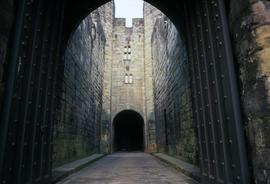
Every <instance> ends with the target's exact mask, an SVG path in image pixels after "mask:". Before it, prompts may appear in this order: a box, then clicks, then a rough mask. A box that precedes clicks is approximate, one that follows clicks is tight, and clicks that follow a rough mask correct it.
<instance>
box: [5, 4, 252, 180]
mask: <svg viewBox="0 0 270 184" xmlns="http://www.w3.org/2000/svg"><path fill="white" fill-rule="evenodd" d="M147 1H148V2H149V3H150V4H152V5H154V6H156V7H157V8H159V9H160V10H161V11H163V12H164V13H165V14H166V15H167V16H168V17H169V18H170V19H171V20H172V21H173V22H174V24H175V25H176V27H177V28H178V29H182V30H183V33H184V34H185V40H186V42H187V43H188V47H189V48H188V50H189V60H190V62H191V71H192V80H193V81H192V88H193V102H194V104H193V107H194V112H193V113H194V115H195V123H196V125H197V130H198V137H199V147H200V165H201V171H202V183H205V184H206V183H239V184H248V183H250V182H249V178H250V177H249V166H248V164H249V163H248V161H247V152H246V148H245V145H246V143H245V140H244V136H243V127H242V117H241V111H240V105H239V96H238V95H239V91H238V88H237V82H236V81H237V80H236V76H235V71H234V63H233V61H234V58H233V53H232V50H231V42H230V34H229V29H228V23H227V14H226V11H225V8H226V5H225V3H224V2H234V3H235V5H237V4H239V3H238V0H237V1H236V0H232V1H227V0H226V1H225V0H211V1H210V0H209V1H208V0H182V1H181V0H177V1H175V0H166V1H163V0H147ZM10 2H12V3H10ZM106 2H108V0H91V1H89V0H77V1H73V0H59V1H55V0H48V1H43V0H17V1H15V0H14V1H12V0H11V1H7V4H8V5H7V7H9V5H10V4H14V9H16V11H15V10H12V9H9V10H8V11H7V12H6V14H10V16H7V17H14V22H12V18H10V20H9V21H10V22H12V25H13V27H12V31H10V40H9V47H8V53H7V54H8V64H9V68H8V71H5V73H7V75H6V82H5V83H6V86H5V91H4V102H3V105H2V104H1V108H2V113H1V121H0V182H1V183H3V184H4V183H50V181H51V175H52V165H51V160H52V159H51V155H52V150H51V148H52V147H51V144H52V139H51V138H52V126H53V123H54V120H55V117H54V116H55V107H56V105H57V89H58V88H59V86H61V84H62V82H63V81H61V79H62V75H63V72H62V71H63V65H64V63H63V61H62V60H61V54H62V52H63V50H64V48H65V47H66V44H67V40H68V38H69V36H70V34H71V32H72V31H73V30H74V28H75V27H76V25H77V24H78V23H79V22H80V21H81V20H82V19H83V18H84V17H85V16H86V15H88V14H89V13H90V12H91V11H93V10H95V9H96V8H98V7H99V6H101V5H102V4H104V3H106ZM241 2H242V1H241ZM237 7H238V6H237ZM239 7H240V6H239ZM243 7H244V6H243ZM1 8H2V7H1ZM4 25H6V24H4ZM18 65H19V66H20V67H19V68H20V69H18V67H17V66H18ZM33 81H34V82H33ZM33 83H34V84H35V85H32V84H33ZM206 86H208V87H206ZM24 89H26V90H24ZM30 115H31V116H30ZM120 115H121V114H120ZM122 115H124V114H122ZM28 116H29V117H30V118H29V117H28ZM121 117H125V115H124V116H121ZM138 119H139V118H138ZM122 120H123V119H121V118H120V116H119V117H116V119H115V120H114V121H115V123H114V124H115V128H116V129H115V133H116V137H115V148H116V149H124V148H125V146H124V143H123V144H122V142H121V140H123V139H122V138H123V137H124V136H125V135H124V134H121V132H122V131H121V129H125V130H126V129H127V127H125V125H124V124H123V123H122ZM134 126H136V127H137V126H141V125H139V124H136V123H134ZM140 131H141V130H139V129H138V131H137V132H138V134H141V133H140ZM29 132H31V134H29ZM119 132H120V134H118V133H119ZM117 136H119V137H117ZM140 137H141V136H140ZM135 142H136V141H134V147H133V146H132V147H133V148H142V147H141V141H140V143H137V142H136V143H135ZM126 143H130V144H129V145H133V143H132V141H131V142H125V144H126ZM131 143H132V144H131Z"/></svg>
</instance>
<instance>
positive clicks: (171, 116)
mask: <svg viewBox="0 0 270 184" xmlns="http://www.w3.org/2000/svg"><path fill="white" fill-rule="evenodd" d="M151 47H152V62H153V82H154V103H155V118H156V131H157V144H158V150H159V151H160V152H167V153H169V154H171V155H173V156H175V157H178V158H181V159H183V160H186V161H188V162H190V163H193V164H198V163H197V144H196V133H195V129H196V128H195V125H194V123H193V118H192V102H191V79H190V73H189V62H188V57H187V50H186V46H185V44H184V41H183V38H182V35H181V33H180V32H178V31H177V30H176V28H175V26H174V25H173V24H172V22H171V21H170V20H169V19H168V18H167V17H166V16H164V15H163V16H160V17H159V18H158V19H157V21H156V23H155V26H154V32H153V34H152V45H151Z"/></svg>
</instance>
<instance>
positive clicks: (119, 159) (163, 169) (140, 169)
mask: <svg viewBox="0 0 270 184" xmlns="http://www.w3.org/2000/svg"><path fill="white" fill-rule="evenodd" d="M88 183H91V184H104V183H108V184H109V183H110V184H113V183H123V184H149V183H151V184H164V183H173V184H174V183H177V184H198V183H197V182H196V181H194V180H193V179H191V178H189V177H187V176H185V175H184V174H182V173H180V172H178V171H176V170H174V169H172V168H170V166H167V165H165V164H164V163H161V162H160V161H159V160H157V159H156V158H154V157H153V156H151V155H148V154H146V153H115V154H112V155H108V156H106V157H104V158H102V159H101V160H99V161H97V162H95V163H94V164H92V165H90V166H89V167H87V168H85V169H84V170H83V171H81V172H78V173H75V174H73V175H71V176H69V177H68V178H66V179H64V180H62V181H60V182H59V183H58V184H88Z"/></svg>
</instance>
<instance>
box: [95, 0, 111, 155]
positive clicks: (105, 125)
mask: <svg viewBox="0 0 270 184" xmlns="http://www.w3.org/2000/svg"><path fill="white" fill-rule="evenodd" d="M98 11H99V13H100V17H101V22H102V25H103V30H104V33H105V37H106V46H105V65H104V81H103V105H102V106H103V111H102V115H101V116H102V129H101V145H100V147H101V152H103V153H109V152H110V147H111V146H110V144H111V140H110V137H111V126H110V125H111V117H110V114H111V75H112V72H111V65H112V53H113V43H112V40H113V36H114V35H113V22H114V16H115V7H114V2H113V1H111V2H109V3H107V4H105V5H103V6H101V7H100V8H99V9H98Z"/></svg>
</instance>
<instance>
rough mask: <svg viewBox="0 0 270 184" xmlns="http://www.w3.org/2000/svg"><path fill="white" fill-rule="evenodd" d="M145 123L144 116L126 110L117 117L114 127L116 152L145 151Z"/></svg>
mask: <svg viewBox="0 0 270 184" xmlns="http://www.w3.org/2000/svg"><path fill="white" fill-rule="evenodd" d="M143 125H144V121H143V118H142V116H141V115H140V114H139V113H137V112H135V111H132V110H125V111H122V112H120V113H119V114H117V115H116V117H115V118H114V121H113V126H114V151H143V150H144V138H143V137H144V136H143V135H144V134H143V129H144V128H143Z"/></svg>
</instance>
